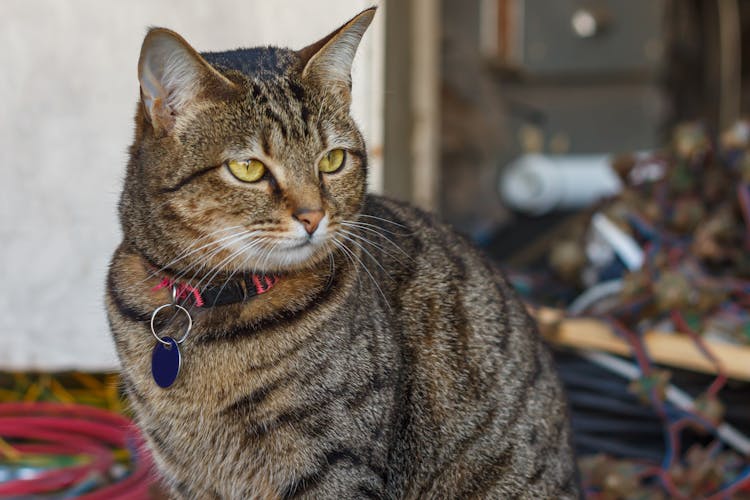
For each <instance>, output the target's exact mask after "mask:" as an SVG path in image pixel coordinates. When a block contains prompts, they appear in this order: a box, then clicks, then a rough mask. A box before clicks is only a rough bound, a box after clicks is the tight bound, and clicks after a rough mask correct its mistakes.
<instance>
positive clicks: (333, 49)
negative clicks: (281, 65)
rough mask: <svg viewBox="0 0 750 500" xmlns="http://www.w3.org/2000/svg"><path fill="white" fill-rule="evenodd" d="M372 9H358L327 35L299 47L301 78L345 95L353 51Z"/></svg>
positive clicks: (349, 82)
mask: <svg viewBox="0 0 750 500" xmlns="http://www.w3.org/2000/svg"><path fill="white" fill-rule="evenodd" d="M376 9H377V8H376V7H370V8H369V9H367V10H364V11H362V12H360V13H359V14H357V15H356V16H354V17H353V18H352V19H351V20H350V21H349V22H347V23H346V24H344V25H343V26H341V27H340V28H339V29H337V30H336V31H334V32H333V33H331V34H330V35H328V36H326V37H325V38H323V39H322V40H319V41H317V42H315V43H313V44H312V45H308V46H307V47H305V48H304V49H302V50H300V51H299V52H298V54H299V56H300V57H301V59H302V61H303V64H304V69H303V70H302V79H303V80H308V81H314V82H316V83H319V84H321V85H324V86H326V87H333V88H337V89H340V90H341V91H343V92H345V93H346V94H347V95H349V94H350V90H351V86H352V77H351V72H352V61H353V60H354V54H355V53H356V52H357V47H358V46H359V42H360V40H361V39H362V35H364V34H365V30H367V27H368V26H369V25H370V23H371V22H372V18H373V16H374V15H375V10H376Z"/></svg>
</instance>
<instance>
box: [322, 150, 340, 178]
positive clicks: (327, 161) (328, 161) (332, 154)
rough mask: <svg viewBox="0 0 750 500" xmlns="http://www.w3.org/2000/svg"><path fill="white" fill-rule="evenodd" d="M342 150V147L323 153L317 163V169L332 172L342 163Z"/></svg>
mask: <svg viewBox="0 0 750 500" xmlns="http://www.w3.org/2000/svg"><path fill="white" fill-rule="evenodd" d="M344 156H345V153H344V150H343V149H332V150H330V151H329V152H327V153H326V154H325V155H323V158H321V159H320V163H318V170H320V171H321V172H324V173H326V174H332V173H334V172H335V171H337V170H338V169H340V168H341V166H342V165H343V164H344Z"/></svg>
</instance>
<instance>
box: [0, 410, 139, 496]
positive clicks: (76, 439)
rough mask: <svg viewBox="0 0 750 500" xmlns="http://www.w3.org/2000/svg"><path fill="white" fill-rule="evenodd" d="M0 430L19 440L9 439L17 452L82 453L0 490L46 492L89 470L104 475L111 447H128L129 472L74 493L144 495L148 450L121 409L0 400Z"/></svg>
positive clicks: (80, 478) (81, 477) (82, 476)
mask: <svg viewBox="0 0 750 500" xmlns="http://www.w3.org/2000/svg"><path fill="white" fill-rule="evenodd" d="M0 436H1V437H3V438H9V439H12V440H23V441H22V442H20V443H18V444H13V447H14V449H16V450H17V451H18V452H20V453H22V454H24V453H35V454H58V455H84V456H86V457H88V458H89V460H88V461H86V462H85V463H83V464H77V465H73V466H68V467H61V468H58V469H52V470H47V471H43V472H40V473H39V474H37V475H36V476H35V477H33V478H30V479H16V480H12V481H7V482H4V483H0V496H5V495H9V496H19V495H35V494H43V493H51V492H54V491H58V490H61V489H64V488H70V487H72V486H75V485H77V484H78V483H81V482H82V481H85V480H87V479H89V478H91V477H92V475H93V474H99V475H106V474H107V473H108V472H109V470H110V468H111V467H112V465H113V464H114V462H115V459H114V449H115V448H128V449H130V450H131V454H132V456H133V462H134V464H133V468H132V471H131V473H130V474H129V475H128V476H127V477H125V478H123V479H121V480H120V481H118V482H115V483H111V484H107V485H106V486H103V487H100V488H98V489H96V490H95V491H91V492H88V493H85V494H83V495H81V496H79V497H78V498H80V499H86V500H129V499H137V498H147V497H148V489H149V486H150V484H151V481H152V478H153V475H152V473H151V470H152V462H151V458H150V455H149V454H148V453H147V451H146V450H145V448H144V442H143V438H142V437H141V435H140V433H139V431H138V429H137V428H136V427H135V426H134V425H133V423H132V422H131V421H130V420H128V419H127V418H125V417H123V416H122V415H118V414H115V413H112V412H109V411H106V410H101V409H98V408H94V407H90V406H83V405H75V404H58V403H42V402H28V403H2V404H0Z"/></svg>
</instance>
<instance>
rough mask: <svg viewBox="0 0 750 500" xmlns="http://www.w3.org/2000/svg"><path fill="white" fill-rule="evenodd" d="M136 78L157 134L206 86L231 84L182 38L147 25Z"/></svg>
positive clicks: (146, 110) (147, 113) (142, 99)
mask: <svg viewBox="0 0 750 500" xmlns="http://www.w3.org/2000/svg"><path fill="white" fill-rule="evenodd" d="M138 80H139V81H140V83H141V101H142V103H143V106H144V108H145V112H146V116H147V118H148V119H149V120H150V121H151V123H152V125H153V126H154V129H156V130H157V132H159V133H166V132H168V131H169V130H170V129H171V128H172V126H173V125H174V121H175V118H176V117H177V116H179V115H180V113H182V112H184V111H185V109H186V108H187V107H188V106H189V105H190V104H191V103H193V102H194V101H195V100H196V99H198V98H199V96H200V93H201V90H202V89H203V88H205V87H206V86H207V85H210V84H211V83H214V82H215V83H218V84H219V85H221V86H228V87H234V84H233V83H232V82H231V81H230V80H228V79H227V78H226V77H225V76H224V75H222V74H221V73H219V72H218V71H216V70H215V69H214V68H213V67H212V66H211V65H210V64H208V62H206V60H205V59H203V58H202V57H201V55H200V54H198V52H197V51H196V50H195V49H194V48H192V47H191V46H190V44H188V43H187V42H186V41H185V39H184V38H182V37H181V36H180V35H178V34H177V33H175V32H174V31H171V30H168V29H165V28H151V29H150V30H149V32H148V34H147V35H146V38H144V40H143V45H142V46H141V57H140V59H138Z"/></svg>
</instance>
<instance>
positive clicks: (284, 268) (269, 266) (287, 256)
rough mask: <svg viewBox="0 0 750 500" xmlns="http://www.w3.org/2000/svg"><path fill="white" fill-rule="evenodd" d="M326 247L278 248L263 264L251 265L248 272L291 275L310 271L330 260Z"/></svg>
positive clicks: (308, 244)
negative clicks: (291, 273)
mask: <svg viewBox="0 0 750 500" xmlns="http://www.w3.org/2000/svg"><path fill="white" fill-rule="evenodd" d="M325 247H326V246H325V245H319V244H313V243H306V244H301V245H297V246H292V247H288V248H276V249H274V251H273V252H271V253H270V254H267V255H264V256H263V259H262V262H258V263H256V265H249V266H248V268H249V269H248V271H254V272H258V271H263V272H266V273H281V274H284V273H290V272H297V271H303V270H310V269H313V268H315V267H317V266H318V265H319V264H320V263H321V262H323V261H325V260H326V259H327V258H328V254H329V252H330V249H327V248H325Z"/></svg>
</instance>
